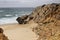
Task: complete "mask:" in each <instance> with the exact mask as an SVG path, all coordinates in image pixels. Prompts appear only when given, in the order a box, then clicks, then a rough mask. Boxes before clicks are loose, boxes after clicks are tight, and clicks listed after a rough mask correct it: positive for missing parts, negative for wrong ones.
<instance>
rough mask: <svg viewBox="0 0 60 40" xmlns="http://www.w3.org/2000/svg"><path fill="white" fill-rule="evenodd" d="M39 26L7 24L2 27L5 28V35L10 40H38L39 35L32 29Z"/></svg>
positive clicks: (0, 26)
mask: <svg viewBox="0 0 60 40" xmlns="http://www.w3.org/2000/svg"><path fill="white" fill-rule="evenodd" d="M36 25H37V24H35V23H31V24H24V25H23V24H22V25H19V24H5V25H0V28H3V30H4V34H5V35H6V36H7V37H8V39H9V40H36V39H37V35H36V34H35V33H34V32H33V31H32V28H33V27H35V26H36Z"/></svg>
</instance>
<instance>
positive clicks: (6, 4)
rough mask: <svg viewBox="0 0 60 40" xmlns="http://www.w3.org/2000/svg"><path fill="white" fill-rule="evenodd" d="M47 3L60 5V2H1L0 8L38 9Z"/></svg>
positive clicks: (45, 0) (5, 0) (25, 0)
mask: <svg viewBox="0 0 60 40" xmlns="http://www.w3.org/2000/svg"><path fill="white" fill-rule="evenodd" d="M46 3H60V0H0V7H36V6H39V5H42V4H46Z"/></svg>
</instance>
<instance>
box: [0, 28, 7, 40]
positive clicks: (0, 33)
mask: <svg viewBox="0 0 60 40" xmlns="http://www.w3.org/2000/svg"><path fill="white" fill-rule="evenodd" d="M0 40H8V38H7V37H6V36H5V35H4V34H3V29H2V28H0Z"/></svg>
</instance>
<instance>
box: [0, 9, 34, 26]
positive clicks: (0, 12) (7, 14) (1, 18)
mask: <svg viewBox="0 0 60 40" xmlns="http://www.w3.org/2000/svg"><path fill="white" fill-rule="evenodd" d="M33 10H34V8H0V25H1V24H9V23H17V21H16V18H17V17H20V16H23V15H26V14H27V15H28V14H30V13H31V12H32V11H33Z"/></svg>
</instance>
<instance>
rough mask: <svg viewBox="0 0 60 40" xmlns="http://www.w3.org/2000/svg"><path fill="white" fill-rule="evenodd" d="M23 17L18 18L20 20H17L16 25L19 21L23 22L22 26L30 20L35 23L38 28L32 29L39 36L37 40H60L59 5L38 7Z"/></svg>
mask: <svg viewBox="0 0 60 40" xmlns="http://www.w3.org/2000/svg"><path fill="white" fill-rule="evenodd" d="M25 17H26V18H25ZM25 17H23V18H22V17H20V20H19V18H17V21H18V23H20V22H21V20H23V21H22V22H23V24H24V22H25V24H26V23H28V22H30V21H31V20H33V21H34V22H35V23H37V24H38V26H37V27H35V28H33V31H34V32H35V33H36V34H37V35H38V36H39V38H38V39H37V40H60V3H52V4H45V5H42V6H39V7H37V8H35V10H34V11H33V12H32V13H31V14H30V15H27V16H25ZM20 24H21V23H20Z"/></svg>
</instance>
